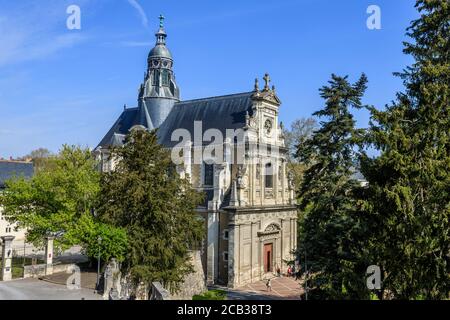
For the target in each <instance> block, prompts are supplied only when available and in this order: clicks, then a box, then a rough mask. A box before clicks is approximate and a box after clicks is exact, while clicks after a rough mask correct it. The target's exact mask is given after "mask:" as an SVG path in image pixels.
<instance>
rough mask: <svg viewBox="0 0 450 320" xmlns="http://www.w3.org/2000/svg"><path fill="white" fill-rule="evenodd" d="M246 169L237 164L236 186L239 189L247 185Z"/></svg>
mask: <svg viewBox="0 0 450 320" xmlns="http://www.w3.org/2000/svg"><path fill="white" fill-rule="evenodd" d="M246 171H247V168H246V167H244V166H242V165H241V166H239V167H238V172H237V187H238V188H239V189H243V188H245V187H246V186H247V180H248V179H247V176H246V175H245V173H246Z"/></svg>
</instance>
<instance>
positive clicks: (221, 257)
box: [95, 16, 297, 287]
mask: <svg viewBox="0 0 450 320" xmlns="http://www.w3.org/2000/svg"><path fill="white" fill-rule="evenodd" d="M163 19H164V18H163V17H162V16H161V17H160V28H159V30H158V31H157V33H156V45H155V47H154V48H153V49H151V51H150V53H149V55H148V60H147V64H148V67H147V72H146V75H145V79H144V81H143V83H142V84H141V86H140V89H139V96H138V103H137V107H135V108H128V107H126V108H125V109H124V110H123V112H122V114H121V115H120V116H119V118H118V119H117V121H116V122H115V123H114V124H113V126H112V127H111V129H110V130H109V131H108V133H107V134H106V135H105V137H104V138H103V139H102V140H101V142H100V143H99V145H98V147H97V148H96V150H95V153H96V155H97V156H98V158H99V159H100V160H101V168H102V170H103V171H109V170H114V161H112V160H111V159H110V157H109V153H108V150H109V148H110V147H111V146H120V145H123V143H124V140H125V137H126V135H127V134H128V133H129V132H130V130H132V129H134V128H141V129H143V128H145V129H147V130H153V129H158V130H157V134H158V139H159V142H160V143H161V144H162V145H164V146H165V147H167V148H169V149H170V150H172V154H174V152H173V151H174V150H175V151H177V150H178V151H179V150H181V153H180V154H181V157H182V159H183V161H182V162H180V163H176V165H177V171H178V173H179V174H180V175H181V176H182V177H186V178H187V179H189V180H190V182H191V183H192V185H193V187H194V188H196V189H197V190H199V191H202V192H204V193H205V194H206V200H205V203H204V204H202V205H201V206H199V207H198V209H197V210H198V213H199V215H201V216H202V217H203V218H204V221H205V225H206V226H207V228H206V230H207V234H205V240H204V246H203V250H202V257H201V258H202V264H203V268H204V272H205V277H206V281H207V283H208V284H223V285H227V286H229V287H239V286H242V285H244V284H246V283H251V282H255V281H259V280H263V279H267V278H268V277H272V276H273V275H274V273H276V271H277V270H278V269H279V270H280V271H281V272H283V273H284V272H286V269H287V264H286V262H287V261H292V260H294V256H293V254H292V253H293V250H295V249H296V245H297V209H296V205H295V203H296V202H295V196H294V190H293V183H292V177H291V175H290V174H289V173H288V172H287V152H288V150H287V149H286V147H285V143H284V136H283V128H282V125H281V124H280V123H279V122H278V115H279V110H280V105H281V102H280V99H279V98H278V97H277V94H276V92H275V87H270V78H269V75H268V74H266V75H265V77H264V85H263V86H261V88H260V85H259V81H258V80H256V81H255V84H254V86H252V87H253V88H252V90H251V91H249V92H243V93H235V94H230V95H225V96H219V97H208V98H201V99H196V100H189V101H183V100H181V95H180V88H179V87H178V85H177V82H176V79H175V74H174V69H173V68H174V59H173V57H172V54H171V53H170V51H169V49H168V48H167V46H166V38H167V34H166V32H165V30H164V26H163ZM199 130H200V133H199V132H198V131H199ZM208 132H210V133H211V132H212V133H215V134H213V135H214V136H215V139H214V144H215V145H216V146H220V150H222V151H223V152H219V153H216V152H215V151H213V152H212V153H211V152H210V154H212V156H213V157H215V161H212V160H211V159H210V158H208V157H205V156H203V157H202V155H203V154H204V153H205V151H207V150H208V148H210V149H211V144H212V142H211V141H212V140H213V139H211V135H208ZM230 132H232V133H233V134H234V135H232V136H230ZM236 132H237V134H236ZM179 133H181V134H179ZM183 133H186V134H187V136H188V137H191V139H188V141H186V139H185V140H184V141H183V143H182V144H181V143H180V137H182V136H183ZM218 136H221V137H222V138H223V139H222V140H221V139H218ZM198 137H200V140H198ZM177 148H178V149H177ZM214 150H216V149H214ZM217 150H219V149H217ZM178 151H177V152H175V153H177V154H178ZM240 151H241V152H240ZM240 153H241V154H240ZM199 155H200V156H199ZM199 159H200V160H199ZM217 159H218V160H217Z"/></svg>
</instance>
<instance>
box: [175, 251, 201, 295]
mask: <svg viewBox="0 0 450 320" xmlns="http://www.w3.org/2000/svg"><path fill="white" fill-rule="evenodd" d="M190 255H191V263H192V265H193V267H194V272H193V273H191V274H188V275H187V276H186V277H185V280H184V283H183V284H182V285H181V287H180V291H179V292H177V293H176V294H174V295H172V296H171V298H170V299H171V300H191V299H192V296H194V295H197V294H201V293H203V292H205V291H207V290H208V289H207V287H206V282H205V272H204V270H203V266H202V260H201V257H200V251H193V252H191V254H190Z"/></svg>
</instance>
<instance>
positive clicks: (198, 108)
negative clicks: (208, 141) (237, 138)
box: [99, 92, 253, 147]
mask: <svg viewBox="0 0 450 320" xmlns="http://www.w3.org/2000/svg"><path fill="white" fill-rule="evenodd" d="M252 94H253V92H245V93H239V94H232V95H227V96H219V97H211V98H204V99H197V100H188V101H181V102H177V103H175V105H174V107H173V109H172V110H171V112H170V114H169V115H168V117H167V119H166V120H165V121H164V122H163V123H162V125H161V126H160V127H159V129H158V137H159V142H160V143H161V144H163V145H164V146H166V147H173V146H175V145H176V144H178V141H171V137H172V132H173V131H174V130H176V129H186V130H188V131H189V132H190V133H191V137H192V138H193V137H194V122H195V121H202V131H203V133H204V132H205V131H206V130H208V129H212V128H215V129H218V130H220V131H221V132H222V134H223V136H224V138H225V137H226V130H227V129H237V128H242V127H244V126H245V115H246V113H247V112H248V113H249V115H252V108H251V107H252ZM134 125H142V123H140V117H139V110H138V108H131V109H126V110H124V111H123V112H122V114H121V115H120V117H119V119H118V120H117V121H116V123H114V125H113V126H112V128H111V129H110V130H109V132H108V133H107V134H106V136H105V137H104V138H103V139H102V141H101V142H100V144H99V146H101V147H109V146H115V145H120V144H121V143H123V140H124V138H125V135H126V134H128V133H129V130H130V129H131V128H132V127H133V126H134Z"/></svg>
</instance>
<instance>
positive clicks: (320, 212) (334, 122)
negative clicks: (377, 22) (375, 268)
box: [297, 75, 369, 299]
mask: <svg viewBox="0 0 450 320" xmlns="http://www.w3.org/2000/svg"><path fill="white" fill-rule="evenodd" d="M366 84H367V78H366V76H365V75H362V76H361V78H360V79H359V80H358V81H357V82H356V83H354V84H351V83H349V82H348V80H347V77H339V76H336V75H333V76H332V79H331V80H330V81H329V85H328V86H324V87H322V88H321V89H320V93H321V97H322V98H323V99H324V100H325V107H324V108H323V109H322V110H320V111H317V112H315V113H314V116H318V117H320V118H325V119H326V121H321V122H320V128H319V129H317V130H316V131H314V133H313V135H312V137H311V138H310V139H308V140H306V141H305V142H304V143H303V144H300V145H299V146H298V150H297V159H298V160H299V161H300V162H302V163H304V164H305V165H306V166H307V167H308V169H307V170H306V171H305V174H304V179H303V182H302V184H301V186H300V188H299V191H298V196H299V204H300V209H301V210H302V212H303V217H302V218H301V220H300V229H299V231H300V240H299V241H300V243H299V256H300V257H301V258H302V260H303V262H304V263H305V260H304V258H305V255H306V257H307V260H306V263H307V268H308V271H309V272H310V273H311V275H312V276H311V278H310V279H309V280H310V282H309V283H308V285H309V287H312V288H313V290H312V291H311V295H310V296H312V297H313V298H320V299H345V298H368V297H369V293H368V292H367V290H366V288H365V281H364V274H365V268H366V267H367V265H366V259H367V258H366V257H365V255H366V253H365V250H364V246H363V241H362V239H364V233H365V231H366V230H365V228H366V224H365V223H363V222H364V221H363V219H364V217H363V216H361V214H360V213H359V211H358V208H359V207H360V205H361V201H359V200H358V196H357V193H358V190H359V189H360V184H359V183H358V182H357V181H356V180H354V179H353V178H352V175H353V174H354V172H355V167H354V159H355V158H356V156H357V155H356V154H355V151H354V150H355V148H356V147H357V146H358V145H361V142H362V138H363V133H364V132H363V130H361V129H356V128H355V120H354V119H353V116H352V114H351V112H350V108H361V107H362V104H361V98H362V96H363V95H364V92H365V90H366ZM303 271H305V268H304V267H303Z"/></svg>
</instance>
